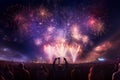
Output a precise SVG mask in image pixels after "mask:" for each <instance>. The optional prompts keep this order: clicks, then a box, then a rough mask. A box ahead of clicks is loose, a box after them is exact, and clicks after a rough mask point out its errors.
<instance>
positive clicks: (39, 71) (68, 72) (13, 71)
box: [0, 58, 120, 80]
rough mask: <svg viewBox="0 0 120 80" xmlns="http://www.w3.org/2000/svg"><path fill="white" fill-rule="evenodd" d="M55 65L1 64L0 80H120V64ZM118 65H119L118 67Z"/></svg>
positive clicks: (54, 62)
mask: <svg viewBox="0 0 120 80" xmlns="http://www.w3.org/2000/svg"><path fill="white" fill-rule="evenodd" d="M60 61H61V59H60V58H55V60H54V61H53V64H52V65H50V64H35V63H15V62H2V63H1V62H0V80H120V64H118V63H111V64H108V63H104V64H99V63H98V64H83V65H82V64H69V63H68V62H67V60H66V58H64V60H63V62H64V63H60ZM117 64H118V65H117Z"/></svg>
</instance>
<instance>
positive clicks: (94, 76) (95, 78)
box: [88, 66, 104, 80]
mask: <svg viewBox="0 0 120 80" xmlns="http://www.w3.org/2000/svg"><path fill="white" fill-rule="evenodd" d="M88 80H104V74H103V70H101V69H100V68H99V66H92V67H90V69H89V73H88Z"/></svg>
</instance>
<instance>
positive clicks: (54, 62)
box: [53, 58, 57, 70]
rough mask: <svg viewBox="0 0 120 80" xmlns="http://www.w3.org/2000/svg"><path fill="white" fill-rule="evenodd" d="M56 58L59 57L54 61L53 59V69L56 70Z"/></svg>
mask: <svg viewBox="0 0 120 80" xmlns="http://www.w3.org/2000/svg"><path fill="white" fill-rule="evenodd" d="M56 60H57V58H55V59H54V61H53V69H54V70H55V64H56Z"/></svg>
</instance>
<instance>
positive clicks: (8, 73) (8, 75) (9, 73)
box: [4, 65, 14, 80]
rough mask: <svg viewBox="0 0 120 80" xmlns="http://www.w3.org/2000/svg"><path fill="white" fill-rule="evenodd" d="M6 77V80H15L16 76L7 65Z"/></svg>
mask: <svg viewBox="0 0 120 80" xmlns="http://www.w3.org/2000/svg"><path fill="white" fill-rule="evenodd" d="M4 77H5V79H6V80H14V74H13V72H12V71H11V70H10V68H9V66H8V65H7V66H6V68H5V70H4Z"/></svg>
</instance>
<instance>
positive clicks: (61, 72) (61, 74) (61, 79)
mask: <svg viewBox="0 0 120 80" xmlns="http://www.w3.org/2000/svg"><path fill="white" fill-rule="evenodd" d="M57 59H58V60H60V58H55V60H54V62H53V75H54V80H65V78H66V71H67V67H68V62H67V60H66V58H64V61H65V64H64V66H63V65H62V64H60V63H58V65H57V66H55V64H56V60H57Z"/></svg>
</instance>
